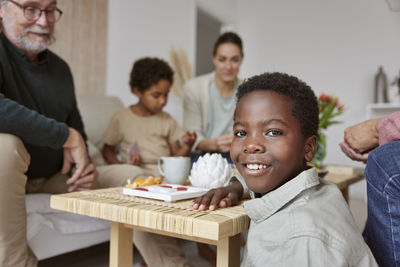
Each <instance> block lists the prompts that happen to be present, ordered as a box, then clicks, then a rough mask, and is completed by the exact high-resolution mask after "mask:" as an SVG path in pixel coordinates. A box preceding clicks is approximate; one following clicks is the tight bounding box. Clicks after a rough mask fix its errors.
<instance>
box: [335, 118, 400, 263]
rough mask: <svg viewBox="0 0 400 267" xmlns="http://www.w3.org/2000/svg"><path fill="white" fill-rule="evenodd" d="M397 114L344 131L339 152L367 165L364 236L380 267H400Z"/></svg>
mask: <svg viewBox="0 0 400 267" xmlns="http://www.w3.org/2000/svg"><path fill="white" fill-rule="evenodd" d="M399 140H400V112H395V113H392V114H390V115H388V116H386V117H383V118H377V119H371V120H367V121H363V122H360V123H358V124H356V125H353V126H351V127H348V128H346V130H345V133H344V142H342V143H340V144H339V145H340V147H341V149H342V151H343V152H344V153H345V154H346V155H347V156H348V157H349V158H351V159H353V160H357V161H363V162H365V163H367V166H366V167H365V180H366V181H367V199H368V204H367V206H368V218H367V222H366V224H365V228H364V232H363V236H364V239H365V242H366V243H367V244H368V246H369V247H370V249H371V251H372V253H373V254H374V256H375V259H376V262H377V263H378V264H379V266H400V227H399V225H400V201H399V200H400V153H399V152H400V141H399Z"/></svg>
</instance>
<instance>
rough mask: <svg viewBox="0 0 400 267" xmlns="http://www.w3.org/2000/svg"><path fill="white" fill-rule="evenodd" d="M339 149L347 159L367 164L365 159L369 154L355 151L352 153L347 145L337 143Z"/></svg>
mask: <svg viewBox="0 0 400 267" xmlns="http://www.w3.org/2000/svg"><path fill="white" fill-rule="evenodd" d="M339 146H340V148H341V149H342V151H343V153H344V154H346V156H348V157H349V158H351V159H352V160H356V161H362V162H364V163H367V159H368V156H369V152H367V153H363V154H361V153H358V152H356V151H354V150H353V149H352V148H351V147H350V146H349V145H348V144H347V143H345V142H342V143H339Z"/></svg>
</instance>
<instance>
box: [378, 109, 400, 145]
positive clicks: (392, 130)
mask: <svg viewBox="0 0 400 267" xmlns="http://www.w3.org/2000/svg"><path fill="white" fill-rule="evenodd" d="M378 132H379V145H383V144H386V143H389V142H392V141H395V140H400V111H398V112H394V113H392V114H390V115H388V116H386V117H384V118H383V119H381V121H380V122H379V125H378Z"/></svg>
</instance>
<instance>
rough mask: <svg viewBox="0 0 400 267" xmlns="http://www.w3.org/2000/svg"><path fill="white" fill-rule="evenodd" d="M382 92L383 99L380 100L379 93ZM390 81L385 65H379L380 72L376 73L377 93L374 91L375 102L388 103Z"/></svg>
mask: <svg viewBox="0 0 400 267" xmlns="http://www.w3.org/2000/svg"><path fill="white" fill-rule="evenodd" d="M380 92H382V101H380V97H379V94H380ZM387 93H388V81H387V76H386V73H385V72H384V71H383V67H382V66H379V70H378V73H377V74H376V75H375V93H374V103H379V102H383V103H388V102H389V100H388V96H387Z"/></svg>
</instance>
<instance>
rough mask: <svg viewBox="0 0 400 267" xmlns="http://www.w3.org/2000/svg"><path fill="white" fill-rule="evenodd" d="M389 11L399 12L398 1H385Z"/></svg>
mask: <svg viewBox="0 0 400 267" xmlns="http://www.w3.org/2000/svg"><path fill="white" fill-rule="evenodd" d="M386 2H387V3H388V5H389V8H390V10H391V11H394V12H400V0H386Z"/></svg>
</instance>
